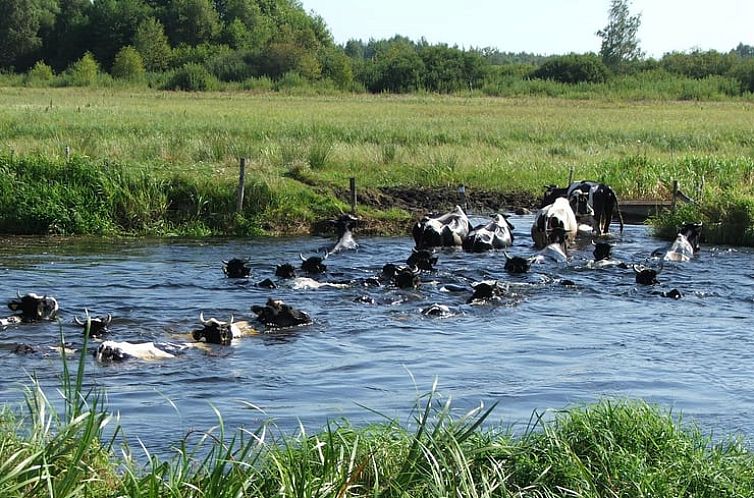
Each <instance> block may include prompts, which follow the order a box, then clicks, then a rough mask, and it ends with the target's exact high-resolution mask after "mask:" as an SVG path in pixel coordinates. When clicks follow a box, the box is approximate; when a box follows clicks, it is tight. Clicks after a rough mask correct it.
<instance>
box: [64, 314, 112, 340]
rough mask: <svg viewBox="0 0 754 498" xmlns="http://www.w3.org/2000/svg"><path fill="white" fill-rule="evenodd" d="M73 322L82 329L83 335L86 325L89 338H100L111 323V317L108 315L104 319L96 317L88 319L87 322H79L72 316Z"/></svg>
mask: <svg viewBox="0 0 754 498" xmlns="http://www.w3.org/2000/svg"><path fill="white" fill-rule="evenodd" d="M73 321H74V322H76V324H77V325H79V326H81V327H83V328H84V333H86V331H87V325H88V327H89V328H88V330H89V337H100V336H102V335H104V334H106V333H107V332H109V331H108V330H107V327H108V326H109V325H110V323H111V322H112V321H113V316H112V315H111V314H110V313H108V314H107V316H106V317H97V318H92V317H90V318H89V319H88V321H87V320H79V318H78V317H76V316H74V317H73Z"/></svg>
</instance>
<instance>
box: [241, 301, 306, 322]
mask: <svg viewBox="0 0 754 498" xmlns="http://www.w3.org/2000/svg"><path fill="white" fill-rule="evenodd" d="M251 311H253V312H254V313H255V314H256V315H257V320H259V321H260V322H261V323H263V324H264V325H266V326H267V327H271V328H286V327H295V326H298V325H307V324H310V323H312V319H311V317H310V316H309V315H308V314H307V313H306V312H304V311H301V310H297V309H295V308H293V307H292V306H290V305H288V304H285V303H284V302H283V301H281V300H279V299H271V298H270V299H267V304H265V305H264V306H258V305H254V306H252V307H251Z"/></svg>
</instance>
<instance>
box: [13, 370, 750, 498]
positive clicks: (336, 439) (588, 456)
mask: <svg viewBox="0 0 754 498" xmlns="http://www.w3.org/2000/svg"><path fill="white" fill-rule="evenodd" d="M84 377H85V367H84V361H83V356H82V361H81V362H80V363H79V366H78V369H77V370H76V372H69V371H68V369H67V367H66V368H64V373H63V379H64V382H63V385H62V387H61V392H62V393H64V395H65V398H64V411H63V412H62V413H59V412H56V411H55V406H56V405H55V402H54V401H51V399H52V398H50V397H48V396H47V395H46V393H45V392H44V390H43V389H42V387H41V386H40V385H39V384H38V383H36V382H33V385H32V387H31V388H30V389H29V391H28V392H27V405H26V407H27V408H26V411H25V412H20V411H11V410H10V409H9V407H3V410H2V411H0V461H2V462H3V463H2V464H0V471H2V473H0V495H2V496H3V497H7V498H15V497H22V496H23V497H25V498H29V497H45V496H55V497H57V498H67V497H78V496H88V497H90V498H99V497H112V496H129V497H134V498H136V497H139V498H141V497H143V498H148V497H158V496H173V497H176V498H183V497H199V496H213V497H224V496H227V497H231V496H232V497H240V496H249V497H251V496H281V497H288V496H290V497H293V496H312V497H314V496H318V497H342V496H354V497H360V496H412V497H427V498H430V497H436V496H485V497H487V496H489V497H493V496H499V497H508V496H511V497H513V496H572V495H577V496H584V497H594V498H598V497H600V498H601V497H604V496H667V497H671V496H695V497H710V498H712V497H714V498H721V497H739V496H751V495H752V490H754V473H753V472H752V468H754V454H752V453H751V452H750V451H749V450H748V449H747V448H746V446H745V444H744V442H743V441H740V440H736V439H729V438H719V437H718V438H717V439H716V440H715V441H713V440H712V439H711V438H710V437H709V436H708V435H705V434H704V433H703V432H702V430H701V429H699V428H698V427H696V426H695V425H693V424H690V423H689V422H687V421H685V420H684V419H683V418H682V417H681V416H680V415H679V414H673V413H671V412H668V411H666V410H664V409H662V408H661V407H658V406H653V405H649V404H647V403H645V402H642V401H636V400H633V401H632V400H612V401H611V400H603V401H601V402H598V403H595V404H591V405H586V406H575V407H569V408H567V409H565V410H562V411H558V412H555V413H554V414H553V413H549V414H548V413H543V414H534V416H533V417H532V420H531V421H530V422H529V426H528V427H527V428H526V429H525V430H524V431H523V433H520V432H519V433H518V434H517V435H514V434H512V433H511V432H510V430H509V429H506V428H505V427H498V426H494V425H491V424H490V421H489V420H490V418H491V417H492V415H493V413H494V410H495V406H494V405H493V406H492V407H488V408H481V407H480V408H479V409H476V410H472V411H471V412H468V413H461V414H458V413H457V412H456V411H455V410H453V408H452V406H451V404H450V403H449V400H446V399H443V398H442V396H441V395H440V394H439V393H437V392H435V391H431V392H429V393H427V394H426V395H424V396H422V397H420V398H419V399H418V400H417V404H416V406H415V407H414V411H413V413H414V415H413V417H412V422H410V423H409V424H408V425H401V424H399V423H398V422H396V421H387V422H384V423H380V424H375V425H369V426H366V427H354V426H351V425H350V424H349V423H348V421H339V422H335V421H332V422H330V423H328V424H327V426H326V427H325V428H323V429H322V430H321V431H319V432H314V433H311V434H303V433H302V434H298V435H285V434H280V433H278V432H277V431H276V430H275V428H274V425H272V424H269V425H264V426H262V427H259V428H257V429H256V430H253V432H252V431H251V430H249V429H243V430H239V431H238V432H232V431H228V430H226V428H225V427H224V425H223V423H222V418H221V415H220V414H218V416H220V419H219V423H218V425H217V426H216V427H215V428H213V429H210V430H209V431H208V432H206V433H205V432H203V431H193V432H192V433H189V434H187V435H186V438H185V439H184V440H182V441H177V442H176V444H175V447H176V448H177V449H180V450H179V451H177V453H176V456H175V457H174V458H171V459H162V458H159V457H157V456H155V455H149V454H147V455H146V456H145V457H139V456H137V455H138V454H139V453H140V452H138V451H137V449H136V448H129V447H128V446H127V444H126V443H122V444H121V443H115V438H114V435H117V434H119V429H118V427H117V424H118V419H117V418H116V419H114V418H113V417H112V416H111V414H110V413H109V412H108V408H107V404H106V402H105V393H103V392H101V391H98V390H94V391H89V392H88V394H84V392H85V391H84V389H85V388H84V387H83V386H84V384H85V383H84ZM113 426H115V427H113ZM119 440H120V441H127V434H126V435H124V434H120V438H119Z"/></svg>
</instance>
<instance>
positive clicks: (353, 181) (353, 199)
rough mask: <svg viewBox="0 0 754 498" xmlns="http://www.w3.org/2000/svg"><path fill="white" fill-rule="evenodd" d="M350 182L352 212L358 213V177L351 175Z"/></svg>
mask: <svg viewBox="0 0 754 498" xmlns="http://www.w3.org/2000/svg"><path fill="white" fill-rule="evenodd" d="M348 184H349V187H350V189H351V214H353V215H355V214H356V177H353V176H352V177H350V178H349V179H348Z"/></svg>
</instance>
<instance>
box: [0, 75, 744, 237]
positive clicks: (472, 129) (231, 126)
mask: <svg viewBox="0 0 754 498" xmlns="http://www.w3.org/2000/svg"><path fill="white" fill-rule="evenodd" d="M0 96H2V98H3V101H4V104H5V105H4V106H3V108H2V109H0V139H1V140H2V143H3V144H4V148H5V151H4V152H3V154H2V156H3V157H4V159H3V162H4V163H5V164H6V166H5V168H6V169H7V168H8V167H12V163H13V162H14V161H21V162H24V164H28V162H29V161H41V162H44V163H45V164H48V165H54V164H58V165H59V164H63V163H66V161H65V157H64V156H65V152H64V151H65V148H66V147H70V150H71V151H72V154H73V157H74V158H75V161H77V162H79V163H80V164H85V165H86V167H87V168H91V169H108V168H114V169H116V170H118V171H122V172H123V173H122V174H123V175H126V176H128V178H129V179H128V180H127V181H126V180H124V182H123V183H124V184H135V183H138V182H139V181H141V182H142V183H144V184H147V185H149V186H150V187H154V186H156V185H157V186H159V185H163V186H165V188H166V189H167V191H168V194H164V195H167V196H168V199H167V202H157V204H158V206H157V207H156V208H154V209H153V208H148V209H146V211H148V212H151V213H153V214H152V215H150V216H146V215H133V216H131V215H125V214H124V216H125V217H126V218H128V217H129V216H131V218H135V219H136V222H133V221H132V222H130V224H129V223H125V224H123V223H122V222H121V221H117V220H116V221H115V222H112V223H110V227H108V228H107V230H110V229H112V230H115V231H119V230H121V229H123V230H125V231H133V230H135V231H147V232H153V231H156V232H157V233H171V231H173V232H174V231H176V230H177V231H180V232H186V233H193V232H196V233H197V234H208V233H241V234H243V233H260V232H265V231H266V232H270V231H272V232H279V231H283V232H293V231H301V230H306V229H307V228H308V227H309V226H310V224H311V223H312V222H313V221H315V220H317V219H319V218H321V217H323V216H329V215H332V214H333V213H336V212H338V211H339V210H341V209H346V208H347V205H346V204H345V202H344V201H345V196H344V195H342V192H343V191H344V190H345V189H346V188H347V185H348V178H349V177H351V176H355V177H356V178H357V182H358V185H359V188H361V189H378V188H382V187H391V186H404V187H433V188H449V187H455V186H457V185H459V184H461V183H463V184H465V185H467V186H468V187H469V194H470V195H473V192H474V190H475V189H476V190H485V191H492V192H501V193H509V192H528V193H539V192H541V190H542V185H544V184H549V183H559V184H563V183H564V182H565V180H566V178H567V177H568V172H569V170H571V169H573V170H574V176H575V177H576V178H590V179H596V180H601V181H604V182H606V183H609V184H610V185H612V186H613V187H614V188H615V189H616V191H617V192H618V194H619V196H620V197H621V198H624V199H626V198H668V197H669V195H670V185H671V181H672V179H677V180H679V181H680V182H681V186H682V188H683V189H684V191H686V192H687V193H690V194H691V195H692V196H693V197H695V198H698V199H699V200H700V201H701V202H702V203H703V205H704V206H705V209H706V211H705V212H704V213H703V214H704V216H706V217H708V221H709V223H708V224H709V225H710V226H714V224H715V223H718V222H720V221H721V220H722V219H724V218H719V217H718V216H717V215H716V214H715V213H716V212H719V213H723V212H727V211H728V210H729V209H728V207H726V206H719V207H715V205H716V203H717V202H718V201H719V200H721V199H723V200H726V201H727V199H730V198H735V199H744V200H745V199H750V198H752V196H753V195H754V194H753V187H752V185H753V182H754V159H753V157H754V138H752V137H754V134H752V126H751V121H752V120H751V113H752V110H754V107H753V106H752V104H751V103H748V102H740V101H735V102H734V101H726V102H689V101H684V102H677V101H676V102H668V101H665V102H660V101H641V102H635V101H616V100H613V99H612V98H611V97H609V96H608V97H603V98H593V99H591V100H572V99H569V100H565V99H557V98H547V97H536V98H531V97H520V98H515V99H510V98H486V97H468V98H465V97H439V96H431V95H429V96H428V95H422V96H417V95H413V96H373V95H353V96H349V95H334V96H333V95H330V96H290V95H288V96H286V95H268V94H262V95H259V94H249V93H243V92H237V93H204V94H186V93H175V92H158V91H151V90H144V89H137V90H133V89H127V88H126V89H114V88H113V89H101V88H100V89H81V88H2V89H0ZM594 97H599V96H594ZM239 157H247V158H249V162H248V166H247V175H246V176H247V181H248V182H249V183H248V185H249V187H248V188H249V189H250V192H248V193H247V197H246V198H247V199H248V200H249V201H250V203H251V204H250V205H249V206H248V207H247V209H246V210H245V211H244V212H243V213H242V215H241V218H242V219H236V218H237V217H234V215H233V211H234V209H235V200H234V199H235V186H236V182H237V178H238V158H239ZM8 164H11V166H8ZM39 178H41V176H40V177H39ZM39 178H38V179H36V180H34V182H39V181H40V180H39ZM134 179H135V180H134ZM139 179H141V180H139ZM6 181H7V179H6ZM133 189H134V191H133V192H132V195H131V197H138V195H137V191H141V190H142V188H140V187H136V186H134V187H133ZM125 190H128V189H125ZM181 191H183V194H181V195H182V198H181V195H178V193H179V192H181ZM173 194H175V195H178V198H176V199H175V200H173V199H172V198H171V197H170V195H173ZM151 195H152V193H149V192H144V194H143V196H144V197H150V196H151ZM160 195H162V196H163V197H164V195H163V194H160ZM191 195H193V196H194V197H193V200H192V199H191ZM205 201H208V202H207V203H205ZM5 202H6V204H9V203H11V202H12V200H11V199H7V200H6V201H5ZM150 202H151V201H149V202H147V201H145V203H146V204H150ZM746 202H748V201H746ZM159 204H162V206H163V207H162V208H160V207H159ZM150 205H151V204H150ZM363 207H364V208H365V209H366V214H367V216H371V217H374V218H378V219H383V220H387V221H388V223H389V222H390V221H391V220H401V223H404V222H405V220H406V219H407V218H410V216H411V215H410V214H409V213H405V212H403V213H401V212H385V206H380V209H379V212H378V211H370V210H369V209H368V206H363ZM161 210H162V211H164V212H165V215H160V214H159V213H160V211H161ZM142 211H144V209H142ZM179 213H180V214H179ZM142 218H144V219H145V220H146V221H144V222H143V223H141V221H140V220H141V219H142ZM126 221H128V220H126ZM14 223H17V222H12V221H11V222H8V223H6V224H5V226H4V227H3V230H5V231H8V232H15V231H18V230H19V229H20V228H19V227H25V226H26V225H23V224H16V225H15V226H14ZM747 223H748V226H749V227H751V226H753V223H752V220H751V218H748V221H747ZM160 224H162V225H163V226H160ZM56 230H57V229H56V228H55V227H52V229H51V230H50V231H53V232H54V231H56ZM103 230H105V229H101V228H97V229H96V230H93V229H87V228H84V229H83V231H84V232H87V233H99V232H102V231H103ZM41 231H43V230H41ZM66 231H69V230H68V229H66ZM80 231H82V230H79V229H76V230H74V231H73V233H79V232H80ZM712 233H713V232H710V234H712Z"/></svg>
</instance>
